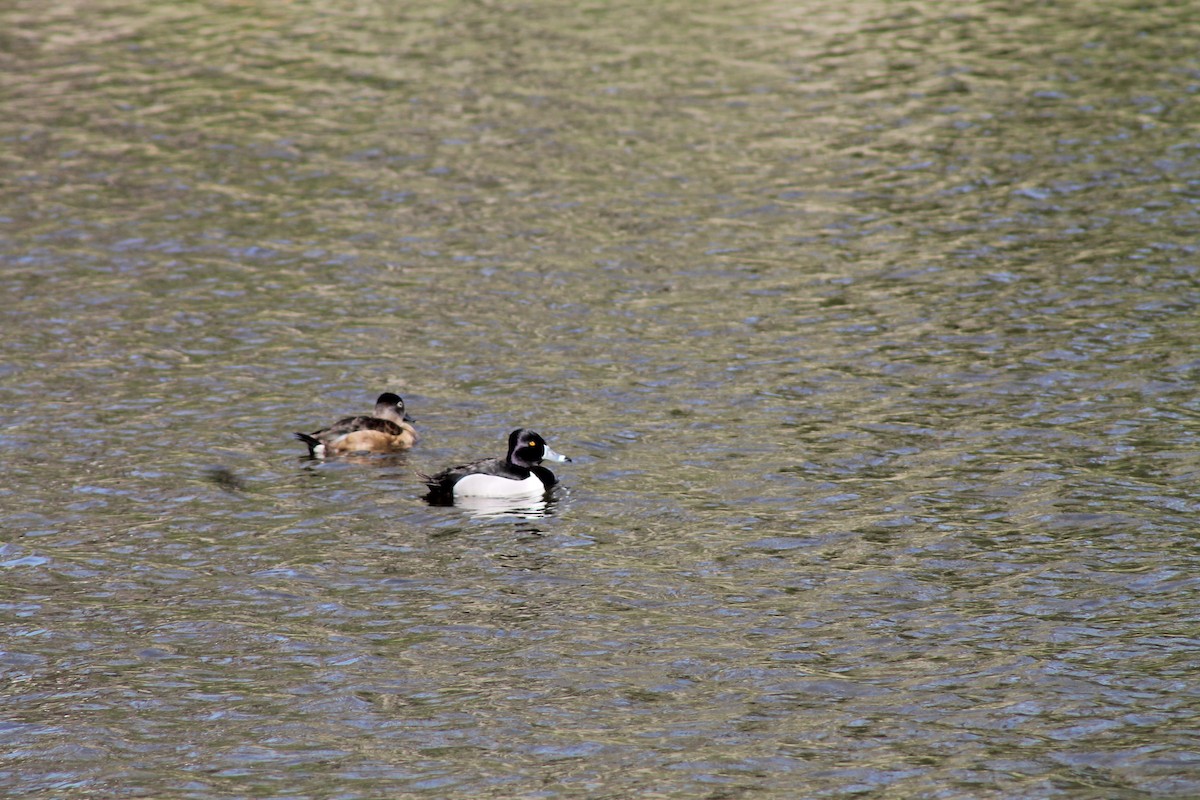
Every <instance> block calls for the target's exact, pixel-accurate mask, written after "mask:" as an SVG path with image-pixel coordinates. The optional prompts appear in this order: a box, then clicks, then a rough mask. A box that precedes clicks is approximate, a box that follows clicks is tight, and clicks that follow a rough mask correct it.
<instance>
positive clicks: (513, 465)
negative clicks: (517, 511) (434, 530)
mask: <svg viewBox="0 0 1200 800" xmlns="http://www.w3.org/2000/svg"><path fill="white" fill-rule="evenodd" d="M570 460H571V459H569V458H567V457H566V456H564V455H562V454H561V453H556V452H554V451H553V450H551V449H550V446H549V445H548V444H546V440H545V439H543V438H542V437H541V436H539V435H538V434H536V433H534V432H533V431H531V430H527V429H526V428H518V429H517V430H515V431H513V432H512V433H510V434H509V435H508V455H506V456H505V457H504V458H485V459H483V460H482V461H474V462H472V463H470V464H463V465H461V466H458V467H450V468H449V469H444V470H442V471H441V472H439V473H438V474H436V475H433V476H429V475H421V479H422V480H424V481H425V485H426V486H428V487H429V494H427V495H426V496H425V497H426V499H427V500H428V501H429V502H431V503H435V504H445V503H452V502H453V501H454V499H455V498H460V497H530V496H535V495H542V494H544V493H545V492H546V490H547V489H549V488H550V487H551V486H553V485H554V484H556V483H558V480H557V479H556V478H555V477H554V473H553V472H551V471H550V470H548V469H546V468H545V467H542V466H539V464H541V462H542V461H560V462H561V461H570Z"/></svg>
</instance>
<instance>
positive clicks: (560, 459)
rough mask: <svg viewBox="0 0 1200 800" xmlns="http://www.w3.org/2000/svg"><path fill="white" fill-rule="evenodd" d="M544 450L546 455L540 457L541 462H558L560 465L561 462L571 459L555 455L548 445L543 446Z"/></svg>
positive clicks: (558, 454)
mask: <svg viewBox="0 0 1200 800" xmlns="http://www.w3.org/2000/svg"><path fill="white" fill-rule="evenodd" d="M545 450H546V454H545V455H544V456H542V460H543V461H558V462H560V463H561V462H563V461H570V460H571V459H569V458H567V457H566V456H564V455H563V454H562V453H556V452H555V451H553V450H551V449H550V445H545Z"/></svg>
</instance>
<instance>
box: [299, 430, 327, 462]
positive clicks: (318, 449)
mask: <svg viewBox="0 0 1200 800" xmlns="http://www.w3.org/2000/svg"><path fill="white" fill-rule="evenodd" d="M295 436H296V438H297V439H299V440H300V441H302V442H304V443H305V444H306V445H308V454H309V455H310V456H313V457H316V456H317V455H318V454H323V453H324V452H325V445H324V443H322V442H321V440H320V439H318V438H317V437H315V436H309V435H308V434H307V433H300V432H299V431H297V432H296V434H295Z"/></svg>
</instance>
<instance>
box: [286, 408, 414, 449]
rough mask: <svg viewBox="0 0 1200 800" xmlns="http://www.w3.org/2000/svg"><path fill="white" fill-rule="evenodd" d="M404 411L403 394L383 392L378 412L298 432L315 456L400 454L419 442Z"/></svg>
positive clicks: (301, 439) (300, 438) (410, 419)
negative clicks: (309, 430) (310, 431)
mask: <svg viewBox="0 0 1200 800" xmlns="http://www.w3.org/2000/svg"><path fill="white" fill-rule="evenodd" d="M410 422H412V418H411V417H409V416H408V414H406V413H404V401H403V400H401V399H400V395H398V394H392V393H391V392H384V393H383V394H381V395H379V399H378V400H376V401H375V415H374V416H367V415H366V414H363V415H360V416H357V417H346V418H345V419H340V420H338V421H337V422H335V423H333V424H332V425H330V426H329V427H328V428H322V429H321V430H319V431H313V432H312V433H297V434H296V438H297V439H299V440H300V441H302V442H304V443H305V444H306V445H308V453H309V455H310V456H312V457H314V458H324V457H325V456H336V455H345V454H346V453H397V452H399V451H401V450H407V449H408V448H410V447H412V446H413V443H414V442H416V441H417V432H416V430H415V429H414V428H413V426H412V425H410V424H409V423H410Z"/></svg>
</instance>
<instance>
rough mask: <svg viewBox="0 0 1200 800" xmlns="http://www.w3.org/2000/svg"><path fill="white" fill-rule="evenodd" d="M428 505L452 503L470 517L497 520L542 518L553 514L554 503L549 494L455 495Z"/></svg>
mask: <svg viewBox="0 0 1200 800" xmlns="http://www.w3.org/2000/svg"><path fill="white" fill-rule="evenodd" d="M429 504H430V505H447V506H449V505H452V506H454V507H456V508H461V509H462V510H464V511H466V512H467V514H468V515H469V516H470V517H471V518H472V519H478V520H497V519H504V518H507V517H512V518H516V519H519V520H527V519H542V518H544V517H549V516H552V515H553V514H554V507H555V505H556V503H555V501H554V499H553V498H552V497H550V495H549V494H538V495H533V494H531V495H528V496H526V497H473V496H468V497H456V498H454V500H453V502H449V503H447V502H436V501H430V503H429Z"/></svg>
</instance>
